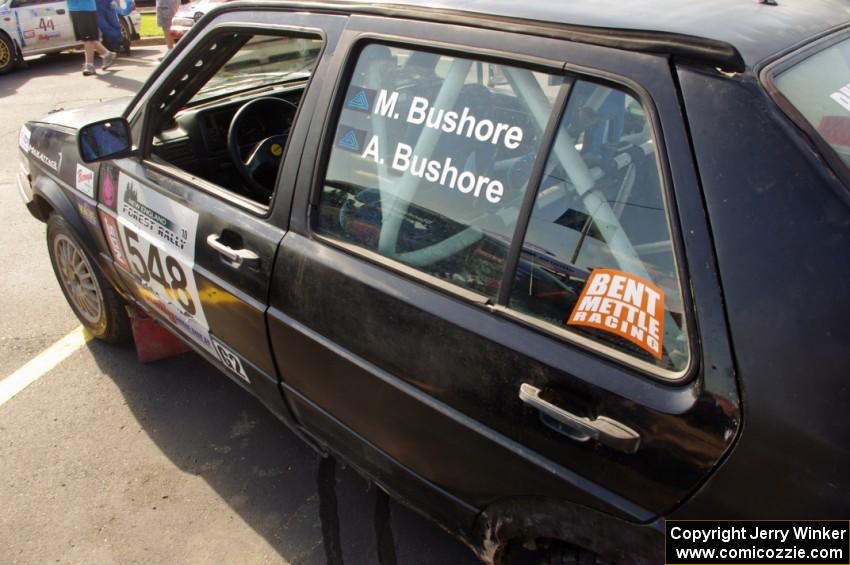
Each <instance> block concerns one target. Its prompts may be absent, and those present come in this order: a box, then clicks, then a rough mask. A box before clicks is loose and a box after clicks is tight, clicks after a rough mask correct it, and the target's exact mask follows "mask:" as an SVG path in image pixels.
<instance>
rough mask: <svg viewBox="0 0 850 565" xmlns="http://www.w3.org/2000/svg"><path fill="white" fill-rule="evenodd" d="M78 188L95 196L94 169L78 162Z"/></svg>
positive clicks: (90, 196) (90, 195)
mask: <svg viewBox="0 0 850 565" xmlns="http://www.w3.org/2000/svg"><path fill="white" fill-rule="evenodd" d="M76 186H77V190H79V191H80V192H82V193H83V194H85V195H86V196H88V197H89V198H94V171H92V170H91V169H89V168H88V167H84V166H82V165H80V164H79V163H77V184H76Z"/></svg>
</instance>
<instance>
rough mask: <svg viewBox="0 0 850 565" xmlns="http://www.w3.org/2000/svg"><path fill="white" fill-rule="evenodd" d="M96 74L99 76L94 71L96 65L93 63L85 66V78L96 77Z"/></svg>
mask: <svg viewBox="0 0 850 565" xmlns="http://www.w3.org/2000/svg"><path fill="white" fill-rule="evenodd" d="M96 74H97V72H96V71H95V70H94V65H92V64H91V63H86V64H85V65H83V76H84V77H88V76H91V75H96Z"/></svg>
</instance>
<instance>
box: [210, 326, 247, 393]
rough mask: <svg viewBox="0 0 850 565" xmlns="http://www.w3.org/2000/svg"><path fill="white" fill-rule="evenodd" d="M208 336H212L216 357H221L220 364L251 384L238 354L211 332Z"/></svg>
mask: <svg viewBox="0 0 850 565" xmlns="http://www.w3.org/2000/svg"><path fill="white" fill-rule="evenodd" d="M210 337H211V338H212V343H213V346H214V347H215V352H216V354H217V355H218V358H219V359H221V362H222V364H223V365H224V366H225V367H227V368H228V369H230V370H231V371H233V372H234V373H236V374H237V375H238V376H239V378H240V379H242V380H243V381H245V382H246V383H248V384H251V381H250V380H249V379H248V375H247V374H246V373H245V367H244V366H243V365H242V360H241V359H240V358H239V356H238V355H236V353H234V352H233V350H231V349H230V348H229V347H227V346H226V345H224V344H223V343H222V342H221V341H219V340H218V339H217V338H216V337H215V336H214V335H213V334H210Z"/></svg>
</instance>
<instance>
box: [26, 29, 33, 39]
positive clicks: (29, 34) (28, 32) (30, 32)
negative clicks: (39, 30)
mask: <svg viewBox="0 0 850 565" xmlns="http://www.w3.org/2000/svg"><path fill="white" fill-rule="evenodd" d="M33 38H35V30H34V29H28V30H26V31H24V39H33Z"/></svg>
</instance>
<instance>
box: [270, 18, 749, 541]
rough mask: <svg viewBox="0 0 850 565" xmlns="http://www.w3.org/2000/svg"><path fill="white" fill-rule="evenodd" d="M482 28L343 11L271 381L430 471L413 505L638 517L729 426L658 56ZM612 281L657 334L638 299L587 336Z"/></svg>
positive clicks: (413, 468)
mask: <svg viewBox="0 0 850 565" xmlns="http://www.w3.org/2000/svg"><path fill="white" fill-rule="evenodd" d="M476 25H477V26H480V27H476V28H467V27H462V26H459V25H451V22H449V23H445V22H444V23H425V22H417V23H414V22H408V21H400V20H390V19H381V18H357V17H353V18H352V19H351V20H350V22H349V26H348V34H347V35H346V43H344V44H342V45H340V51H342V52H346V53H348V54H349V56H348V59H347V61H346V63H345V64H344V65H343V70H342V71H341V73H340V78H339V84H338V85H337V87H336V92H335V94H334V97H333V98H332V99H329V100H328V101H327V102H324V101H323V104H324V103H327V104H328V107H329V118H328V120H327V121H326V123H325V125H324V131H323V132H322V133H319V130H320V128H319V127H318V124H316V125H315V126H314V127H313V131H311V137H310V138H309V139H308V143H307V146H306V151H305V155H304V163H303V164H302V168H303V167H310V168H309V169H308V170H311V171H313V174H312V175H304V176H300V177H299V186H298V189H297V192H296V200H295V205H294V208H293V219H292V224H291V230H290V232H289V233H288V234H287V235H286V237H285V238H284V239H283V241H282V244H281V249H280V252H279V257H278V260H277V264H276V268H275V273H274V279H273V282H272V288H271V309H270V315H269V325H270V332H271V339H272V344H273V349H274V354H275V356H276V359H277V362H278V366H279V368H280V371H281V376H282V379H283V385H284V388H285V390H286V391H287V393H288V395H289V397H290V398H291V399H292V404H293V406H294V408H295V412H296V414H297V416H298V418H299V419H300V420H301V421H302V422H303V423H304V424H305V425H306V426H307V427H309V428H311V429H313V430H316V433H317V434H319V435H320V436H321V437H322V439H323V441H325V442H327V443H328V444H329V445H332V446H334V448H335V449H337V450H339V451H341V452H344V453H347V454H348V455H349V456H350V457H353V458H355V459H357V460H358V461H359V462H360V464H362V465H364V466H366V467H368V468H370V469H371V470H372V472H373V473H375V474H376V475H378V476H380V477H383V478H384V479H385V480H386V481H387V482H389V483H391V484H395V485H397V484H399V482H398V480H397V478H396V479H395V480H394V479H393V477H394V476H396V475H398V474H400V473H401V471H402V470H404V471H407V472H409V473H410V474H411V475H412V476H414V477H417V480H419V481H423V482H424V483H425V484H428V485H430V486H431V487H434V488H433V489H431V490H428V491H427V492H428V493H429V494H427V495H424V494H422V492H425V491H421V490H417V489H410V490H407V491H405V492H404V493H403V494H404V496H407V497H410V498H412V499H414V500H417V497H419V498H418V501H419V503H420V504H421V505H423V506H425V507H433V506H434V504H433V499H432V497H433V496H434V493H440V495H441V496H445V497H446V498H447V499H451V500H454V501H461V502H462V504H466V505H468V506H467V508H468V509H469V515H474V513H475V512H476V511H477V510H478V509H482V508H489V507H492V508H497V507H498V506H499V505H500V504H505V503H506V501H513V502H516V501H517V500H521V499H525V500H529V498H528V497H534V498H532V499H531V500H544V499H549V500H554V501H557V502H558V504H560V506H558V505H556V506H555V508H571V506H570V504H569V503H574V504H576V505H580V506H575V507H572V508H588V507H589V508H594V509H597V510H600V511H602V512H605V513H609V514H613V515H616V516H618V517H621V518H625V519H629V520H635V521H645V520H650V519H651V518H652V517H654V516H656V515H659V514H662V513H664V512H666V511H669V510H670V509H671V508H673V507H674V506H675V505H676V504H677V503H679V502H680V501H682V500H683V499H684V498H685V497H687V496H688V494H689V493H690V492H691V491H693V489H695V488H696V487H697V485H698V484H699V483H700V481H702V480H703V479H704V478H705V477H706V475H707V474H708V473H709V472H710V471H711V469H712V468H713V467H714V466H715V465H716V463H717V462H718V460H719V459H720V458H721V457H722V455H723V453H724V452H725V451H726V449H728V447H729V446H730V445H731V442H732V441H733V439H734V437H735V435H736V432H737V429H738V426H739V424H740V419H739V406H738V396H737V389H736V385H735V381H734V374H733V367H732V361H731V355H730V353H729V348H728V343H727V342H726V337H725V336H726V331H725V321H724V318H723V315H722V307H721V302H720V295H719V292H718V285H717V279H716V274H715V271H714V259H713V255H712V251H711V247H710V240H709V238H708V230H707V226H706V224H705V218H704V214H703V209H702V204H701V200H700V197H699V186H698V183H697V177H696V174H695V171H694V167H693V164H692V161H691V156H690V153H689V150H688V138H687V135H686V131H685V128H684V126H683V119H682V114H681V108H680V106H679V103H678V98H677V93H676V86H675V83H674V82H673V79H672V77H671V75H670V68H669V65H668V62H667V60H666V59H665V58H664V57H657V56H651V55H645V54H638V53H628V52H625V51H620V50H615V49H609V48H604V47H593V46H589V45H584V44H578V43H572V42H568V41H560V40H554V39H546V38H542V37H532V36H528V35H519V34H513V33H507V32H504V31H500V30H499V29H498V28H499V27H500V26H499V25H498V24H497V23H492V24H488V23H487V22H486V20H483V23H482V22H479V23H477V24H476ZM482 27H486V28H488V29H482ZM458 38H463V41H462V42H460V41H459V39H458ZM505 45H510V46H511V51H510V52H506V51H505V50H504V46H505ZM435 56H436V57H438V58H436V59H435ZM450 84H454V85H457V87H448V86H447V85H450ZM460 85H462V86H460ZM518 92H523V93H532V92H533V93H537V94H534V95H533V96H531V95H527V94H523V95H522V96H520V95H518V94H517V93H518ZM535 97H536V98H537V100H536V101H535V100H531V99H530V98H535ZM570 104H572V106H570ZM494 108H495V109H496V110H495V111H494V110H493V109H494ZM485 117H486V119H484V118H485ZM514 127H517V128H519V129H513V128H514ZM461 128H464V129H461ZM613 132H618V133H617V134H616V135H614V134H613ZM571 135H576V136H578V137H575V138H570V136H571ZM314 155H315V156H316V158H315V161H313V160H312V159H313V156H314ZM576 155H581V158H580V159H578V160H579V161H582V162H584V165H582V167H583V169H582V170H581V171H578V169H576V168H574V167H573V165H572V164H571V163H572V159H573V157H574V156H576ZM574 164H576V167H578V165H579V164H580V163H578V162H576V163H574ZM577 171H578V172H577ZM565 174H566V176H565ZM411 177H417V179H418V180H417V179H411ZM603 179H604V180H603ZM641 183H643V184H641ZM644 185H645V186H649V187H651V190H650V191H649V192H647V198H646V199H644V200H643V201H639V200H636V196H634V195H636V194H638V192H636V191H637V190H638V189H637V188H635V187H640V186H644ZM630 195H631V196H630ZM568 197H569V198H573V200H574V202H573V201H570V200H569V199H568ZM547 199H548V200H547ZM549 200H551V201H552V202H561V203H563V204H559V206H561V208H560V209H559V211H558V212H557V214H555V215H553V216H551V217H548V218H547V217H546V214H547V213H551V209H552V207H551V206H550V205H549ZM618 200H621V202H618ZM570 202H573V203H572V204H570ZM603 212H604V213H603ZM540 214H543V216H540ZM650 214H651V218H650V216H649V215H650ZM388 226H389V227H388ZM553 230H561V231H553ZM564 230H567V231H564ZM623 232H626V235H627V237H625V238H624V237H623ZM567 233H568V235H563V234H567ZM551 234H555V235H551ZM558 234H562V235H558ZM564 238H567V239H569V238H572V239H571V240H569V241H570V242H571V243H570V249H571V250H572V251H570V252H569V253H566V254H565V255H564V254H562V255H559V254H557V253H555V252H553V251H552V249H549V248H547V245H548V242H550V241H559V242H560V241H562V240H563V241H566V239H564ZM459 250H462V251H463V253H460V251H459ZM456 252H457V253H456ZM653 254H659V257H660V258H656V259H646V260H645V261H644V260H643V258H649V257H650V256H652V255H653ZM564 257H566V258H564ZM606 265H607V266H608V267H609V268H608V269H601V268H599V267H604V266H606ZM612 265H613V267H612ZM689 266H690V267H689ZM605 277H609V278H607V279H606V278H605ZM605 281H607V282H613V284H614V285H615V287H616V285H624V286H622V288H625V286H629V288H631V289H632V294H633V295H634V293H635V292H638V290H637V289H640V292H641V293H642V295H643V296H645V297H650V296H656V297H657V296H666V299H662V302H663V303H664V304H665V306H664V307H663V308H662V309H663V310H664V312H663V313H658V312H657V313H656V314H654V316H655V317H656V318H657V319H656V320H655V323H656V326H652V324H648V323H647V320H650V319H651V318H652V316H653V314H651V313H650V312H649V311H647V310H646V307H647V306H646V305H647V304H651V305H652V304H655V302H654V301H653V300H654V299H653V300H651V301H649V302H646V303H644V306H641V308H643V309H642V310H639V309H635V310H634V311H633V313H634V316H635V317H634V318H629V319H631V320H632V321H634V324H632V325H631V326H630V325H629V324H628V323H627V322H628V321H629V320H627V318H628V317H629V316H630V314H627V313H626V312H627V310H628V308H631V306H628V307H626V306H622V309H621V313H620V315H619V316H620V317H618V318H616V319H614V322H615V324H614V325H615V326H616V328H617V329H611V328H604V327H601V328H600V326H601V325H604V323H605V320H611V318H610V316H608V317H603V318H600V319H601V320H603V321H602V322H600V323H599V324H597V326H596V327H590V326H589V325H588V323H589V324H591V325H592V324H593V323H594V321H593V318H594V317H593V316H592V315H588V313H584V314H581V313H580V312H579V304H580V303H581V304H586V305H587V306H588V308H594V307H596V308H598V307H599V303H598V302H594V300H595V299H594V297H593V296H592V292H591V291H598V290H599V289H600V288H603V287H605V288H608V286H607V285H603V284H602V283H603V282H605ZM650 281H654V283H655V284H653V283H650ZM677 281H678V282H677ZM592 282H595V283H596V284H591V283H592ZM653 289H655V290H653ZM579 294H582V297H581V298H585V296H584V294H587V298H588V299H589V302H587V303H585V302H584V301H580V300H579ZM603 294H604V292H603ZM614 294H615V295H616V296H618V297H620V298H622V296H623V295H622V293H620V294H617V293H616V292H615V293H614ZM594 304H595V306H594ZM653 307H654V306H653ZM659 312H660V311H659ZM697 312H698V313H699V315H697ZM608 314H610V312H608ZM582 316H585V317H584V318H582ZM661 318H663V320H662V319H661ZM637 320H641V321H640V322H638V321H637ZM583 321H584V322H588V323H584V324H583V323H582V322H583ZM658 324H666V328H667V333H664V330H661V329H660V327H659V326H658ZM620 326H622V327H620ZM638 326H640V327H638ZM585 328H587V329H585ZM644 330H646V332H647V333H642V332H644ZM629 332H631V334H629ZM652 333H654V334H655V335H656V337H657V340H658V341H661V340H662V339H663V340H664V345H662V344H660V343H653V342H652V341H651V339H650V338H649V337H648V336H649V335H650V334H652ZM674 354H675V355H674ZM662 358H663V359H662ZM361 440H365V443H363V442H362V441H361ZM379 461H380V463H379ZM401 474H404V473H401ZM397 488H398V487H397ZM565 515H566V514H565ZM444 519H445V520H452V517H444ZM588 524H590V522H588ZM588 527H591V526H588Z"/></svg>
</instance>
